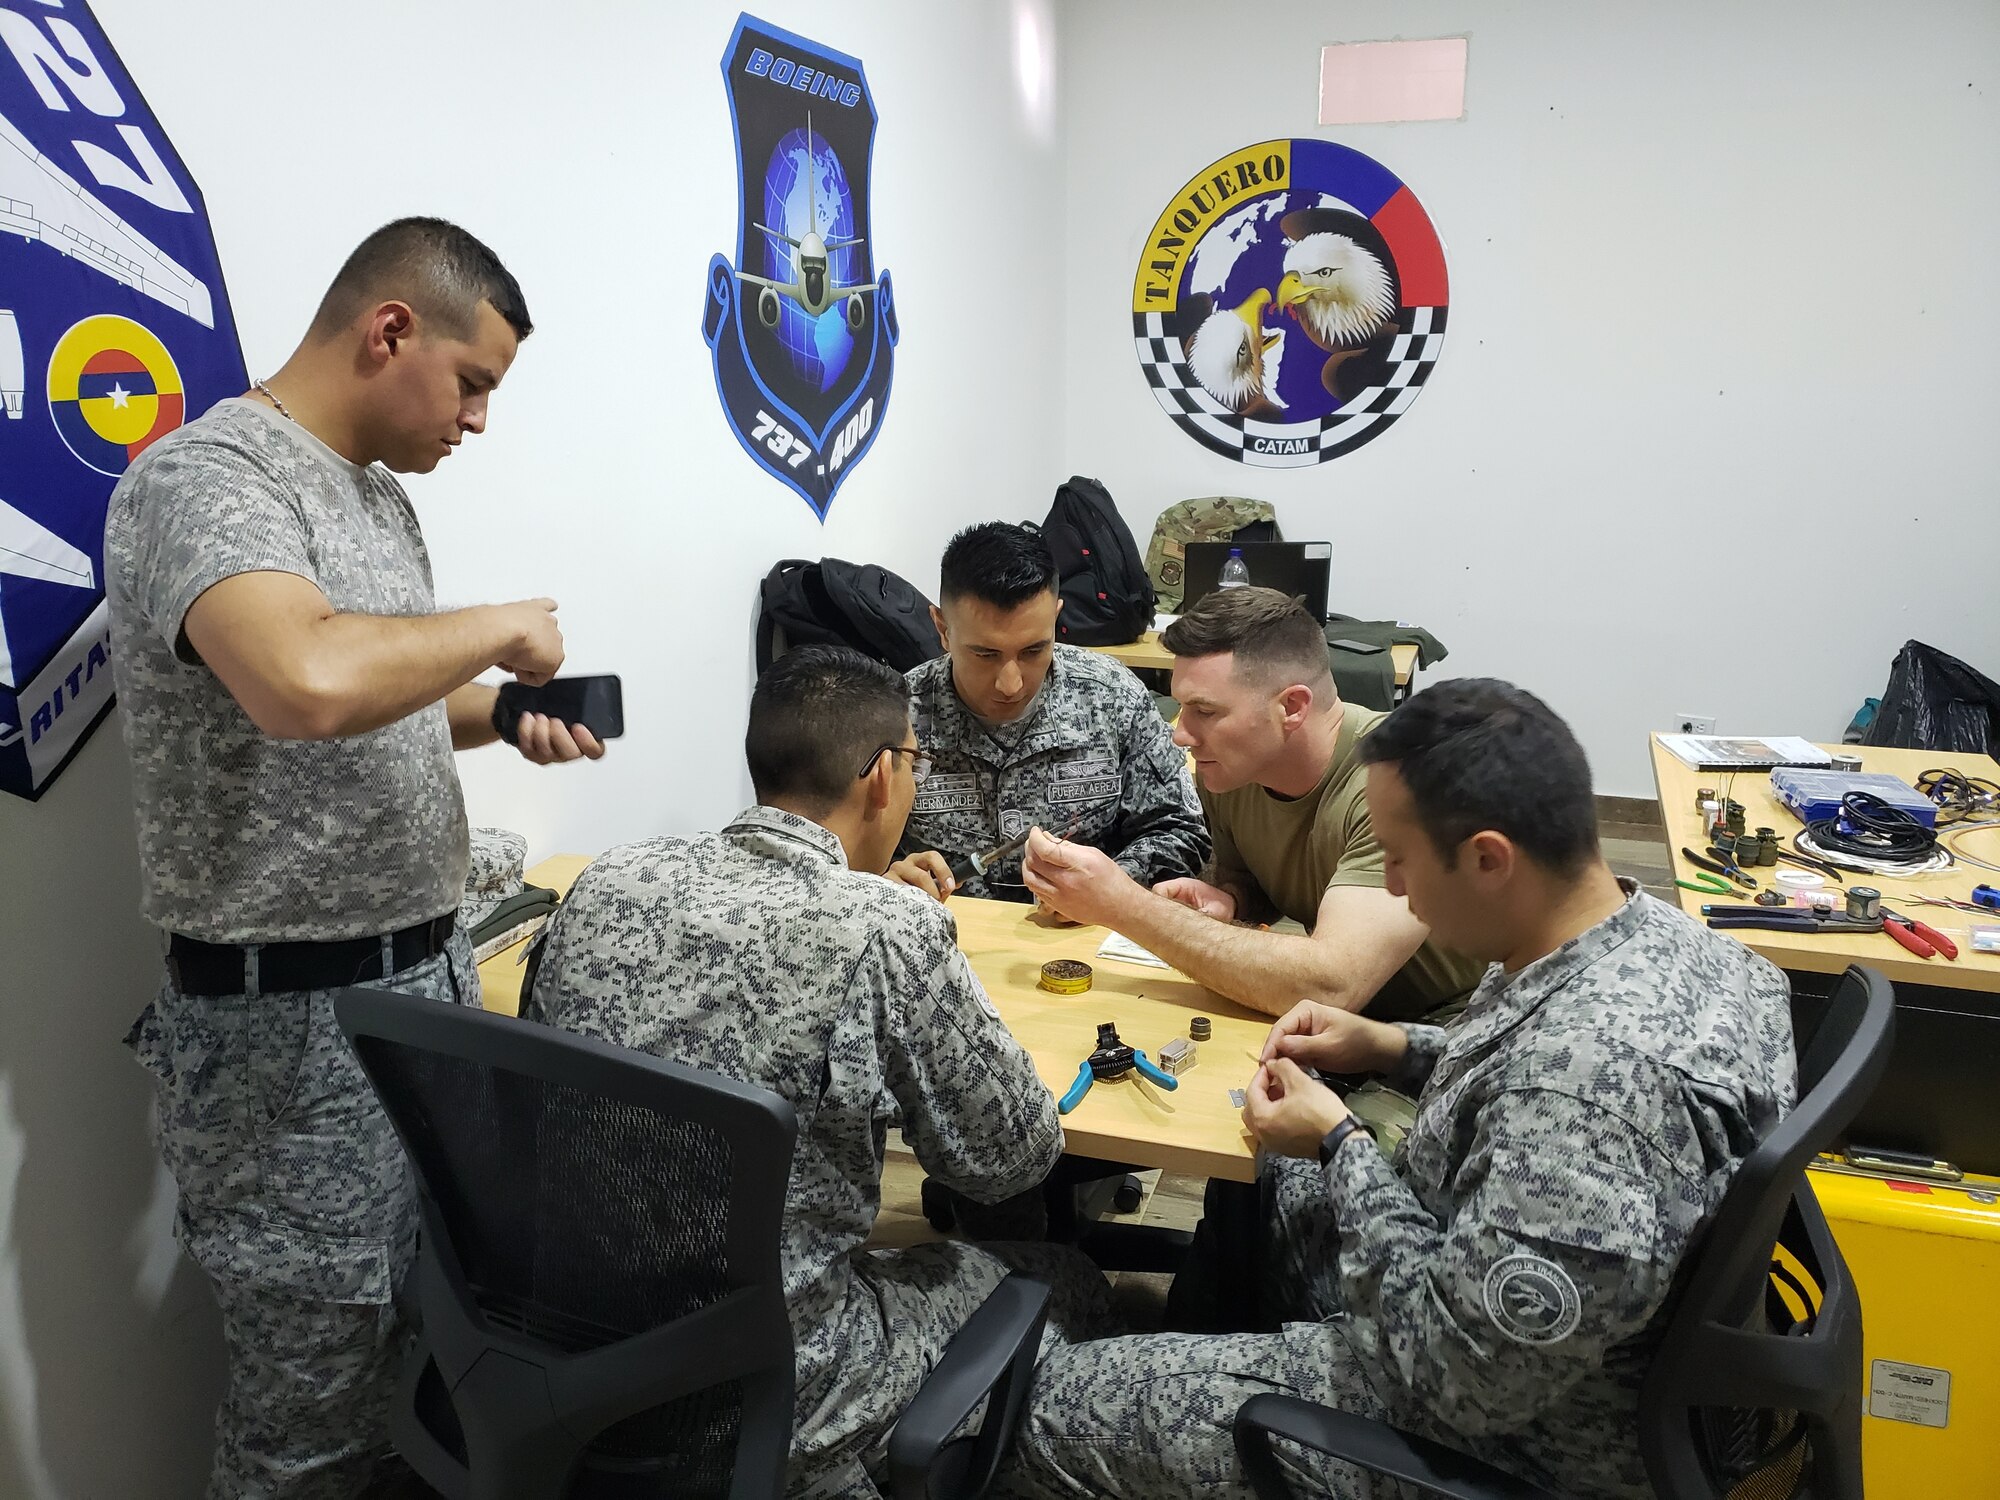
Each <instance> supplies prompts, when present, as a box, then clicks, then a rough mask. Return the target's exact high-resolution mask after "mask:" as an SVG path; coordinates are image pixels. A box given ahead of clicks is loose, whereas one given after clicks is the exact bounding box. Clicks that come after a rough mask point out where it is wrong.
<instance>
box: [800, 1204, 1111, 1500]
mask: <svg viewBox="0 0 2000 1500" xmlns="http://www.w3.org/2000/svg"><path fill="white" fill-rule="evenodd" d="M855 1267H856V1274H857V1276H858V1277H860V1278H862V1279H865V1280H866V1281H867V1282H868V1284H869V1287H870V1289H871V1290H872V1291H873V1292H874V1293H875V1296H876V1298H877V1299H878V1301H879V1302H880V1305H881V1308H882V1315H883V1323H884V1327H885V1330H886V1332H887V1334H888V1348H889V1349H890V1350H892V1351H893V1356H894V1362H895V1363H894V1367H893V1368H890V1369H886V1370H877V1371H873V1372H870V1373H871V1380H870V1387H871V1390H872V1392H873V1395H871V1396H870V1397H867V1398H863V1399H862V1400H860V1401H858V1402H854V1401H852V1396H851V1393H846V1392H844V1393H843V1399H842V1403H841V1404H842V1405H843V1407H845V1408H846V1409H845V1410H841V1411H829V1412H822V1413H819V1414H817V1419H818V1421H819V1422H824V1423H826V1424H828V1425H830V1426H835V1427H839V1428H846V1429H848V1430H850V1431H853V1429H854V1428H855V1427H856V1426H857V1425H858V1426H859V1427H860V1431H858V1432H855V1433H854V1436H853V1437H852V1438H851V1439H849V1440H848V1442H845V1443H841V1444H839V1445H838V1446H840V1447H841V1448H843V1449H845V1450H846V1451H847V1452H848V1453H850V1454H851V1455H855V1456H851V1457H849V1458H848V1459H847V1460H846V1461H845V1462H841V1463H837V1464H833V1465H828V1464H827V1463H826V1461H825V1460H824V1459H823V1460H822V1461H821V1462H820V1463H819V1464H815V1465H814V1466H813V1467H812V1469H811V1470H810V1472H807V1473H802V1472H800V1471H799V1470H798V1469H797V1468H796V1467H795V1469H794V1473H793V1475H792V1477H791V1482H790V1484H789V1485H788V1486H787V1493H788V1494H791V1495H794V1496H799V1497H809V1500H831V1497H836V1496H837V1497H840V1500H874V1497H876V1496H878V1495H886V1494H887V1493H888V1492H889V1489H888V1446H889V1434H890V1432H891V1431H892V1430H893V1428H894V1427H895V1424H896V1421H897V1419H898V1418H900V1417H901V1415H902V1410H903V1408H904V1407H905V1406H907V1405H908V1404H909V1403H910V1401H911V1400H913V1399H914V1398H915V1396H916V1394H917V1392H918V1391H919V1390H920V1389H921V1388H922V1384H923V1379H924V1377H925V1376H927V1375H928V1374H929V1373H930V1371H931V1370H932V1369H933V1368H934V1367H935V1366H936V1364H937V1362H938V1360H939V1359H941V1358H942V1357H943V1355H944V1351H945V1348H946V1346H947V1345H949V1344H950V1342H951V1340H952V1338H953V1337H954V1336H955V1335H956V1334H957V1333H958V1331H959V1329H961V1328H963V1327H964V1326H965V1325H966V1323H967V1322H968V1321H970V1320H971V1317H972V1315H973V1314H974V1313H975V1312H977V1311H978V1310H979V1308H980V1306H981V1304H982V1303H984V1302H985V1301H986V1299H987V1298H988V1297H990V1296H991V1295H992V1294H993V1292H994V1290H995V1289H996V1288H998V1287H999V1285H1000V1283H1001V1282H1002V1281H1004V1280H1006V1278H1007V1277H1008V1276H1009V1275H1010V1274H1011V1273H1013V1272H1016V1271H1019V1272H1023V1273H1025V1274H1027V1275H1029V1276H1034V1277H1037V1278H1039V1279H1040V1280H1042V1281H1045V1282H1047V1283H1048V1284H1049V1311H1048V1322H1047V1323H1046V1324H1045V1325H1044V1327H1043V1330H1042V1344H1041V1358H1043V1359H1047V1358H1048V1357H1049V1356H1050V1355H1051V1354H1052V1353H1053V1352H1054V1351H1056V1350H1058V1349H1061V1348H1063V1347H1065V1346H1067V1345H1070V1344H1075V1343H1080V1342H1082V1341H1084V1340H1087V1339H1102V1338H1104V1337H1106V1336H1107V1335H1109V1334H1111V1333H1114V1332H1116V1331H1117V1330H1118V1326H1119V1324H1118V1319H1117V1316H1116V1314H1115V1313H1114V1312H1113V1310H1112V1306H1111V1289H1110V1285H1109V1283H1107V1282H1106V1281H1105V1279H1104V1275H1103V1273H1102V1272H1101V1271H1099V1270H1098V1269H1097V1267H1096V1266H1095V1265H1093V1264H1092V1263H1091V1262H1090V1260H1089V1259H1088V1258H1087V1257H1085V1256H1084V1255H1083V1254H1082V1253H1081V1252H1080V1251H1077V1250H1074V1249H1071V1248H1070V1247H1069V1246H1067V1245H1046V1244H988V1245H971V1244H967V1243H965V1242H963V1241H961V1240H944V1241H940V1242H937V1243H934V1244H924V1245H912V1246H909V1247H907V1248H905V1249H900V1250H870V1251H863V1252H861V1253H860V1254H858V1255H857V1256H856V1257H855ZM906 1360H907V1363H905V1361H906ZM857 1408H858V1409H857ZM984 1415H985V1413H984V1409H983V1408H982V1409H980V1410H976V1411H974V1412H973V1414H972V1416H971V1418H970V1419H968V1421H967V1422H966V1424H965V1427H964V1428H963V1429H962V1430H963V1431H967V1432H971V1431H977V1430H978V1427H979V1424H980V1423H981V1421H983V1420H984ZM802 1422H805V1423H808V1424H813V1425H817V1423H816V1422H815V1419H814V1418H813V1417H805V1418H802ZM857 1447H858V1448H859V1450H860V1451H859V1453H858V1454H856V1452H855V1450H856V1448H857Z"/></svg>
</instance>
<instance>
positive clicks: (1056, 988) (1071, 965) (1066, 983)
mask: <svg viewBox="0 0 2000 1500" xmlns="http://www.w3.org/2000/svg"><path fill="white" fill-rule="evenodd" d="M1036 984H1037V985H1038V986H1039V987H1040V988H1042V989H1045V990H1047V991H1048V992H1049V993H1050V994H1051V995H1081V994H1082V993H1083V992H1084V991H1085V990H1087V989H1089V988H1090V965H1089V964H1087V963H1085V962H1083V960H1082V959H1078V958H1052V959H1050V960H1049V961H1048V962H1047V963H1045V964H1043V965H1042V977H1041V978H1040V979H1038V980H1037V981H1036Z"/></svg>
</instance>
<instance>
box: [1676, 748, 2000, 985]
mask: <svg viewBox="0 0 2000 1500" xmlns="http://www.w3.org/2000/svg"><path fill="white" fill-rule="evenodd" d="M1820 748H1822V749H1824V750H1827V751H1829V752H1833V753H1849V754H1855V755H1859V756H1860V757H1861V766H1862V769H1863V770H1865V771H1886V772H1888V773H1889V774H1890V775H1892V776H1900V777H1902V778H1903V780H1905V781H1907V782H1909V783H1911V784H1912V785H1915V783H1916V780H1917V777H1918V776H1919V775H1920V774H1922V773H1923V772H1925V771H1928V770H1932V769H1934V768H1937V767H1940V766H1949V767H1953V768H1955V769H1957V770H1959V771H1962V772H1964V773H1965V774H1966V775H1968V776H1983V777H1987V778H1990V779H1993V780H2000V765H1996V764H1995V763H1994V762H1993V761H1992V760H1991V759H1990V758H1989V757H1987V756H1984V755H1958V754H1952V753H1948V752H1945V751H1942V750H1895V749H1889V748H1886V747H1878V746H1873V745H1823V746H1821V747H1820ZM1653 781H1654V785H1655V786H1657V787H1658V789H1659V793H1660V812H1661V816H1662V817H1663V818H1664V819H1665V821H1666V839H1667V847H1668V849H1669V851H1670V852H1671V854H1672V858H1673V867H1674V874H1675V876H1676V877H1677V878H1679V879H1683V880H1686V879H1691V878H1692V877H1693V876H1694V875H1695V874H1697V873H1699V872H1698V871H1697V870H1695V868H1694V867H1693V866H1691V865H1690V864H1689V863H1688V861H1687V860H1686V858H1684V857H1683V856H1682V854H1681V850H1682V848H1684V847H1685V848H1689V849H1693V850H1694V851H1695V852H1696V853H1701V852H1702V851H1703V850H1704V849H1705V848H1706V846H1707V842H1708V841H1707V839H1705V838H1704V837H1703V836H1702V831H1701V815H1700V813H1699V812H1698V811H1697V810H1696V808H1695V793H1696V792H1697V791H1699V790H1701V789H1702V788H1704V787H1708V788H1713V789H1714V790H1716V791H1718V792H1719V791H1722V790H1723V789H1725V788H1727V790H1728V792H1729V795H1730V796H1731V797H1733V798H1735V799H1736V801H1738V802H1740V803H1742V804H1743V818H1744V822H1745V824H1746V825H1747V826H1748V827H1750V828H1751V829H1756V828H1759V827H1767V828H1773V829H1776V830H1777V833H1778V837H1779V839H1780V840H1781V841H1782V842H1783V844H1784V845H1785V847H1786V848H1790V847H1791V840H1792V836H1793V835H1794V834H1796V833H1797V832H1798V831H1799V820H1798V819H1797V818H1796V817H1794V816H1793V815H1792V813H1791V812H1790V811H1789V810H1788V809H1787V808H1786V807H1785V806H1784V804H1783V803H1781V802H1779V801H1778V799H1777V798H1776V797H1775V796H1774V795H1773V794H1772V792H1771V773H1770V772H1769V771H1738V772H1736V773H1734V776H1733V777H1732V775H1731V773H1730V772H1728V771H1697V770H1695V769H1694V768H1693V767H1692V766H1689V765H1687V764H1686V763H1685V762H1683V761H1682V760H1681V759H1680V757H1679V756H1677V755H1675V754H1674V753H1673V752H1672V751H1670V750H1668V749H1667V748H1666V747H1665V746H1664V745H1662V744H1661V743H1660V738H1659V736H1658V735H1654V736H1653ZM1946 831H1947V832H1948V831H1949V825H1947V829H1946ZM1964 843H1965V852H1966V853H1968V854H1971V855H1975V856H1977V857H1978V858H1980V859H1984V860H1990V861H1992V862H1993V863H1995V864H2000V828H1986V829H1980V830H1977V831H1975V832H1972V833H1968V834H1967V835H1966V836H1965V840H1964ZM1797 868H1798V866H1796V865H1785V864H1778V865H1776V866H1772V865H1762V866H1759V867H1758V868H1757V869H1755V870H1751V871H1748V872H1747V873H1748V874H1750V875H1752V876H1753V877H1754V878H1755V879H1756V880H1757V882H1758V886H1757V888H1758V890H1763V889H1765V888H1767V887H1768V886H1769V885H1770V884H1771V876H1772V875H1773V874H1774V873H1776V871H1778V870H1783V869H1797ZM1829 883H1831V882H1830V881H1829ZM1845 883H1846V884H1847V885H1850V886H1854V885H1866V886H1873V887H1874V888H1875V889H1876V890H1879V891H1880V892H1881V893H1882V904H1883V905H1885V906H1887V907H1889V908H1890V909H1891V910H1893V911H1896V912H1898V913H1899V914H1901V915H1903V916H1906V917H1913V918H1915V919H1916V920H1917V921H1920V922H1925V923H1928V924H1929V925H1930V926H1932V927H1935V928H1936V929H1937V930H1938V931H1939V932H1941V933H1943V934H1944V935H1945V936H1946V937H1948V938H1950V939H1951V940H1952V941H1953V942H1954V943H1956V944H1957V945H1958V957H1957V958H1956V959H1946V958H1944V957H1942V956H1939V957H1935V958H1918V957H1917V956H1916V955H1915V954H1913V953H1911V952H1910V951H1909V950H1908V949H1906V948H1904V947H1902V946H1901V945H1900V944H1899V943H1897V942H1896V941H1895V939H1893V938H1891V937H1889V936H1888V935H1887V934H1885V933H1879V932H1877V933H1839V932H1829V933H1810V932H1762V931H1758V930H1755V929H1749V928H1733V929H1730V935H1731V936H1732V937H1737V938H1741V939H1742V940H1743V941H1744V942H1745V943H1747V944H1748V945H1749V946H1750V947H1751V948H1753V949H1754V950H1756V951H1757V952H1758V953H1761V954H1763V955H1764V957H1766V958H1768V959H1770V960H1771V962H1772V963H1774V964H1776V965H1778V967H1780V968H1782V969H1799V970H1805V971H1808V972H1812V973H1820V974H1837V973H1839V972H1840V971H1841V970H1842V969H1844V968H1846V967H1847V966H1848V965H1849V964H1851V963H1864V964H1867V965H1868V966H1869V967H1870V968H1872V969H1878V970H1880V971H1881V972H1882V973H1883V974H1884V975H1886V976H1887V977H1888V979H1889V980H1890V981H1891V982H1892V983H1896V984H1930V985H1939V986H1942V987H1944V988H1947V989H1962V990H1985V991H1989V992H2000V954H1995V953H1974V952H1973V951H1972V940H1971V934H1970V929H1971V928H1972V927H1973V926H2000V912H1995V913H1993V914H1992V917H1991V920H1988V919H1987V918H1985V917H1975V916H1973V915H1972V914H1971V913H1970V912H1961V911H1957V910H1954V909H1953V908H1951V907H1945V906H1925V905H1923V904H1922V903H1920V902H1918V901H1915V900H1912V899H1911V898H1912V897H1913V896H1942V897H1947V898H1950V899H1953V900H1958V901H1963V900H1965V899H1967V898H1968V896H1970V894H1971V891H1972V888H1973V887H1974V886H1975V885H1983V884H2000V875H1995V874H1993V873H1992V872H1991V871H1986V870H1980V869H1978V868H1977V867H1975V866H1972V865H1966V864H1958V865H1954V866H1953V867H1952V868H1950V869H1949V870H1943V871H1940V872H1939V873H1937V874H1935V875H1916V876H1902V875H1860V874H1850V875H1848V877H1847V878H1846V881H1845ZM1675 894H1676V895H1678V896H1679V897H1680V902H1681V910H1683V911H1685V912H1686V913H1688V915H1689V916H1692V917H1694V918H1695V919H1696V920H1700V918H1701V908H1702V906H1703V905H1704V904H1705V903H1711V902H1713V903H1724V902H1727V903H1730V904H1738V905H1748V904H1749V903H1750V901H1751V899H1752V898H1753V897H1754V896H1755V894H1756V892H1755V891H1745V892H1743V894H1742V895H1741V896H1740V897H1736V896H1708V895H1703V894H1701V893H1700V892H1698V891H1686V890H1678V889H1677V890H1676V891H1675Z"/></svg>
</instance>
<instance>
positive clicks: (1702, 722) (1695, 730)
mask: <svg viewBox="0 0 2000 1500" xmlns="http://www.w3.org/2000/svg"><path fill="white" fill-rule="evenodd" d="M1674 722H1675V723H1677V724H1679V725H1680V726H1681V733H1682V734H1714V733H1715V720H1713V719H1705V718H1703V717H1702V716H1701V715H1700V714H1675V715H1674Z"/></svg>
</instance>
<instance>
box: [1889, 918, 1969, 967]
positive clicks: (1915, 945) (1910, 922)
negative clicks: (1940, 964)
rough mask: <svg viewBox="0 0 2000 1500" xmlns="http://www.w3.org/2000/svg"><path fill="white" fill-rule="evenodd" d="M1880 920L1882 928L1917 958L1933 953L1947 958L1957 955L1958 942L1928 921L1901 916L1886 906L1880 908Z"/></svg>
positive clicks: (1954, 957)
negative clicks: (1882, 924)
mask: <svg viewBox="0 0 2000 1500" xmlns="http://www.w3.org/2000/svg"><path fill="white" fill-rule="evenodd" d="M1882 921H1883V923H1884V924H1885V925H1884V929H1883V930H1884V931H1886V932H1887V933H1888V934H1889V936H1890V937H1892V938H1894V939H1895V940H1896V941H1897V942H1899V943H1901V944H1902V945H1903V946H1904V947H1905V948H1908V949H1909V950H1910V951H1911V952H1912V953H1914V954H1916V955H1917V957H1918V958H1929V957H1930V956H1931V955H1932V954H1933V953H1942V954H1943V955H1944V956H1945V957H1946V958H1948V959H1956V958H1957V957H1958V944H1956V943H1954V942H1953V941H1952V940H1951V939H1950V938H1948V937H1946V936H1945V935H1944V934H1943V933H1941V932H1939V931H1938V930H1937V929H1936V928H1935V927H1933V926H1931V925H1930V923H1928V922H1919V921H1918V920H1917V919H1916V918H1915V917H1906V916H1903V915H1901V914H1900V913H1898V912H1893V911H1890V910H1889V908H1888V907H1886V906H1885V907H1883V908H1882Z"/></svg>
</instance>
